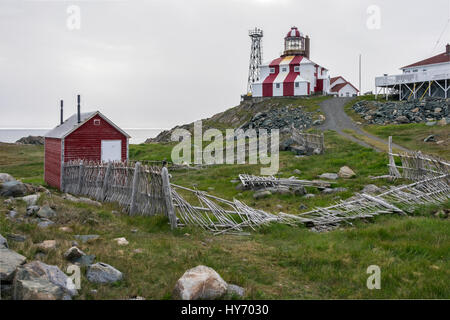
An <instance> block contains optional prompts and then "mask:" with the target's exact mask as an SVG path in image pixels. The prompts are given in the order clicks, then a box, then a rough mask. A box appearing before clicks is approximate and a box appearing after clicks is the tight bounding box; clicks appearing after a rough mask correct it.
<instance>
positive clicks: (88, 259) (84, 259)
mask: <svg viewBox="0 0 450 320" xmlns="http://www.w3.org/2000/svg"><path fill="white" fill-rule="evenodd" d="M94 261H95V254H86V255H84V256H81V257H79V258H77V259H74V260H73V261H72V263H74V264H77V265H80V266H81V267H87V266H90V265H92V264H93V263H94Z"/></svg>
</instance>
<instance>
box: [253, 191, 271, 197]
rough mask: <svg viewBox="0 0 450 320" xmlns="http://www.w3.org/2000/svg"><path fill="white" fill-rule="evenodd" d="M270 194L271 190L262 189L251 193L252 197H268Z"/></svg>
mask: <svg viewBox="0 0 450 320" xmlns="http://www.w3.org/2000/svg"><path fill="white" fill-rule="evenodd" d="M271 195H272V192H270V191H269V190H262V191H258V192H255V193H254V194H253V198H254V199H264V198H268V197H270V196H271Z"/></svg>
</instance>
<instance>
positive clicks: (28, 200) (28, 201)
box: [20, 194, 39, 206]
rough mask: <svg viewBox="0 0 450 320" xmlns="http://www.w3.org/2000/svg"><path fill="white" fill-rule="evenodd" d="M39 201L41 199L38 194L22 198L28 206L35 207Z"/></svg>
mask: <svg viewBox="0 0 450 320" xmlns="http://www.w3.org/2000/svg"><path fill="white" fill-rule="evenodd" d="M38 199H39V195H38V194H30V195H28V196H25V197H22V198H20V200H23V201H25V203H26V204H27V206H34V205H35V204H36V202H37V201H38Z"/></svg>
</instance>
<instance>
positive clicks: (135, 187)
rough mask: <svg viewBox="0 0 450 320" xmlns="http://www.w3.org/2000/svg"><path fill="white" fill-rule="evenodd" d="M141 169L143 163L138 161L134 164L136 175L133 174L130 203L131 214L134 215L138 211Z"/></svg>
mask: <svg viewBox="0 0 450 320" xmlns="http://www.w3.org/2000/svg"><path fill="white" fill-rule="evenodd" d="M140 169H141V163H140V162H136V164H135V165H134V175H133V188H132V189H131V204H130V215H134V213H135V212H136V197H137V193H138V191H139V190H138V187H139V171H140Z"/></svg>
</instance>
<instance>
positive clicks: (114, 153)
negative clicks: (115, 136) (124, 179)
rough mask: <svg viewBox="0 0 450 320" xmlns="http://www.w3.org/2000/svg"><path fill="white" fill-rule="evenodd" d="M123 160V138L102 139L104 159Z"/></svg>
mask: <svg viewBox="0 0 450 320" xmlns="http://www.w3.org/2000/svg"><path fill="white" fill-rule="evenodd" d="M121 160H122V141H121V140H102V161H104V162H108V161H121Z"/></svg>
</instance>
